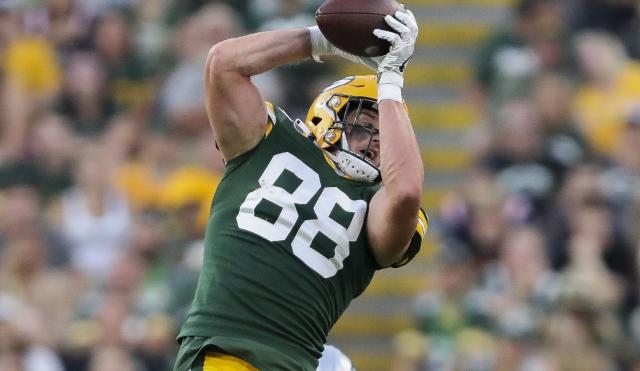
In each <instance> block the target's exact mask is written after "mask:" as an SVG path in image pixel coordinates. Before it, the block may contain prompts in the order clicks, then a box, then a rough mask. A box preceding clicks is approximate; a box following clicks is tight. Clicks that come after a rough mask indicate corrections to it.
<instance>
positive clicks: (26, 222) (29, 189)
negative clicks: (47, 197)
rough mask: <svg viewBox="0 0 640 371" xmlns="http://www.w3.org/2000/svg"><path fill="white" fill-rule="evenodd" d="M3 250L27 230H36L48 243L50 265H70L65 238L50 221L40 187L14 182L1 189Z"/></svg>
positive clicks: (64, 267)
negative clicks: (42, 200) (44, 207)
mask: <svg viewBox="0 0 640 371" xmlns="http://www.w3.org/2000/svg"><path fill="white" fill-rule="evenodd" d="M0 205H1V206H2V207H1V208H0V253H1V252H2V250H4V249H5V248H6V247H7V246H9V245H11V244H12V243H13V241H15V240H16V239H19V238H21V237H22V235H23V234H24V233H25V232H30V231H36V232H37V233H38V234H39V235H41V236H42V237H43V238H44V239H45V241H46V246H47V258H48V262H47V265H48V266H51V267H55V268H59V269H66V268H68V266H69V261H70V256H69V250H68V246H67V244H66V241H64V239H63V237H62V234H61V233H60V231H59V230H58V229H56V228H55V226H54V225H51V224H48V223H47V221H46V220H45V217H44V215H43V214H44V212H43V210H42V208H41V199H40V197H39V195H38V192H37V190H36V189H35V188H34V187H33V186H30V185H26V184H14V185H12V186H11V187H8V188H6V189H4V190H3V191H2V192H0Z"/></svg>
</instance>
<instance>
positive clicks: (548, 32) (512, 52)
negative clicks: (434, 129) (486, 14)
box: [474, 0, 572, 113]
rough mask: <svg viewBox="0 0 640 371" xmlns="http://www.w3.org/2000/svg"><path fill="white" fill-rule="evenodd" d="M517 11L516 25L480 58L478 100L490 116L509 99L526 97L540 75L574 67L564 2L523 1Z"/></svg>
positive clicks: (501, 33) (477, 62) (487, 45)
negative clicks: (566, 28)
mask: <svg viewBox="0 0 640 371" xmlns="http://www.w3.org/2000/svg"><path fill="white" fill-rule="evenodd" d="M514 11H515V20H514V23H513V24H512V25H511V26H510V27H509V28H507V29H505V30H500V31H497V32H496V33H495V34H494V35H493V36H492V37H491V38H490V39H489V40H487V41H486V43H485V44H484V45H483V46H482V47H481V48H480V50H479V51H478V53H477V55H476V60H475V67H474V69H475V71H474V73H475V87H474V93H475V98H476V102H477V103H478V104H479V106H480V107H481V108H482V109H483V110H485V111H487V112H489V113H492V112H493V109H495V108H500V106H501V104H502V103H503V102H504V101H505V100H506V99H514V98H518V97H525V96H526V95H527V94H528V93H529V88H530V86H531V83H532V81H533V79H534V78H535V76H536V74H537V73H538V72H539V71H542V70H564V69H567V68H568V67H570V66H571V64H572V63H571V59H572V58H571V56H570V53H569V48H567V47H566V46H567V44H568V42H567V35H566V30H565V25H566V22H565V21H564V19H563V13H562V12H563V6H562V2H560V1H556V0H520V1H518V2H517V5H516V7H515V9H514Z"/></svg>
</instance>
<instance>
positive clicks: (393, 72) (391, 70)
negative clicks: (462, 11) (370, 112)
mask: <svg viewBox="0 0 640 371" xmlns="http://www.w3.org/2000/svg"><path fill="white" fill-rule="evenodd" d="M384 19H385V21H387V24H388V25H389V26H390V27H391V28H393V29H394V30H395V31H396V32H397V33H395V32H391V31H385V30H380V29H376V30H374V31H373V34H374V35H375V36H376V37H378V38H380V39H383V40H386V41H388V42H389V43H390V44H391V49H390V50H389V53H387V55H386V56H385V57H384V59H383V60H382V61H381V62H380V64H379V66H378V102H379V101H381V100H383V99H391V100H394V101H397V102H402V87H403V85H404V69H405V67H406V66H407V63H408V62H409V59H410V58H411V56H412V55H413V51H414V50H415V45H416V39H417V38H418V32H419V29H418V22H416V18H415V17H414V15H413V13H412V12H411V11H410V10H404V11H397V12H396V14H395V17H392V16H390V15H388V16H386V17H385V18H384Z"/></svg>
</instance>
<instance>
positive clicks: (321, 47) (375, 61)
mask: <svg viewBox="0 0 640 371" xmlns="http://www.w3.org/2000/svg"><path fill="white" fill-rule="evenodd" d="M309 34H310V35H311V54H312V55H313V59H315V60H316V61H318V62H322V61H321V60H320V57H322V56H324V55H337V56H339V57H342V58H344V59H346V60H348V61H351V62H353V63H357V64H361V65H364V66H367V67H369V68H371V69H372V70H374V71H378V66H379V65H380V62H382V59H383V58H384V57H359V56H357V55H353V54H350V53H347V52H345V51H344V50H341V49H338V48H336V47H335V46H333V44H331V43H330V42H329V40H327V38H326V37H325V36H324V35H323V34H322V31H320V28H319V27H318V26H313V27H309Z"/></svg>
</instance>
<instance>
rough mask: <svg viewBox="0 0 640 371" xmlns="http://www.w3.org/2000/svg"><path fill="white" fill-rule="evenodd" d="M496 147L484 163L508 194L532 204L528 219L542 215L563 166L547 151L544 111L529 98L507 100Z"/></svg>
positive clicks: (502, 112)
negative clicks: (537, 107)
mask: <svg viewBox="0 0 640 371" xmlns="http://www.w3.org/2000/svg"><path fill="white" fill-rule="evenodd" d="M494 137H495V142H494V146H493V151H492V152H491V153H489V154H488V156H486V157H485V158H484V159H481V164H482V165H483V166H484V167H485V168H486V169H488V170H489V171H491V172H493V173H495V174H496V179H497V181H498V183H499V184H500V186H501V187H502V189H504V190H505V191H506V193H507V195H508V196H513V197H516V198H517V199H518V200H519V201H520V202H524V203H525V204H528V205H529V206H528V208H529V209H530V213H529V215H527V216H525V218H526V219H531V218H535V217H539V216H541V215H542V214H543V213H544V212H545V208H546V206H547V205H546V203H547V202H548V200H549V197H550V196H551V195H552V192H553V191H554V190H555V189H556V186H557V184H556V178H557V177H558V176H559V175H561V173H562V169H563V166H562V164H561V163H559V162H558V161H557V160H556V159H555V158H553V157H552V156H551V154H550V153H548V152H547V150H548V149H549V148H545V142H544V137H543V128H542V126H541V122H540V115H539V113H538V111H537V110H536V107H535V106H534V105H532V104H531V103H530V102H528V101H524V100H514V101H510V102H507V103H505V104H504V105H503V106H502V108H501V109H500V112H499V114H498V128H497V129H496V133H495V135H494Z"/></svg>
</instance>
